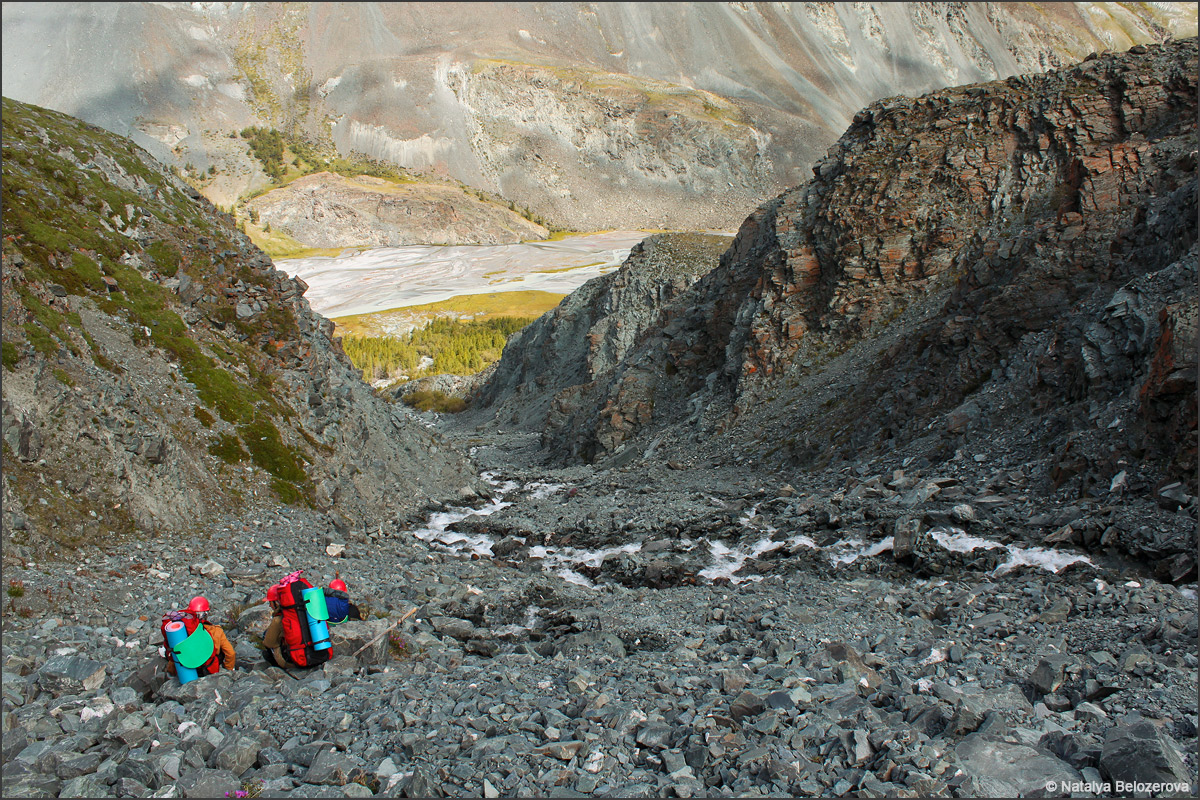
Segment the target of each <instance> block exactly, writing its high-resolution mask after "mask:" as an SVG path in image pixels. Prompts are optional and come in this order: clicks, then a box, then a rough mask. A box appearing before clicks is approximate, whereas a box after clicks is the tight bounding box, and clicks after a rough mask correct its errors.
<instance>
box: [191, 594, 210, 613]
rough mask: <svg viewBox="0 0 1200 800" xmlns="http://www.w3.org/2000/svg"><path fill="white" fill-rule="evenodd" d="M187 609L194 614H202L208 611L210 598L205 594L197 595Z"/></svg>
mask: <svg viewBox="0 0 1200 800" xmlns="http://www.w3.org/2000/svg"><path fill="white" fill-rule="evenodd" d="M187 610H188V611H190V612H192V613H193V614H202V613H204V612H206V611H208V598H206V597H205V596H204V595H202V594H201V595H196V596H195V597H193V598H192V602H190V603H188V607H187Z"/></svg>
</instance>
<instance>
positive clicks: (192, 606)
mask: <svg viewBox="0 0 1200 800" xmlns="http://www.w3.org/2000/svg"><path fill="white" fill-rule="evenodd" d="M208 610H209V604H208V598H206V597H204V596H203V595H197V596H196V597H193V598H192V602H190V603H188V607H187V609H186V611H185V612H183V613H187V614H191V615H192V616H193V617H195V618H196V619H197V620H199V622H200V624H201V625H203V626H204V630H206V631H208V635H209V636H211V637H212V640H213V655H214V656H215V657H216V659H215V660H216V664H215V669H214V670H213V671H214V672H215V671H216V670H218V669H220V668H221V667H224V668H225V669H230V670H231V669H233V668H234V665H235V664H236V663H237V653H235V652H234V650H233V645H232V644H230V643H229V637H227V636H226V635H225V631H224V630H223V629H222V628H221V626H220V625H216V624H214V623H212V622H209V621H208ZM167 674H168V675H172V676H173V675H175V659H173V658H171V657H170V656H168V657H167ZM205 674H211V673H205Z"/></svg>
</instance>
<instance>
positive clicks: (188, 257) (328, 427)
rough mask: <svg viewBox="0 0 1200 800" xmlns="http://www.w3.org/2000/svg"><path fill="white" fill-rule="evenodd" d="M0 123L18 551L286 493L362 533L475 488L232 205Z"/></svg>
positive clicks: (22, 115)
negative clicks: (361, 367) (249, 233)
mask: <svg viewBox="0 0 1200 800" xmlns="http://www.w3.org/2000/svg"><path fill="white" fill-rule="evenodd" d="M3 120H4V251H3V314H4V317H3V320H4V329H3V348H4V350H3V352H4V375H3V377H4V383H3V386H4V395H3V397H4V405H3V421H4V445H3V447H4V515H3V525H4V533H5V554H6V556H7V555H10V554H16V555H19V554H21V553H23V552H26V551H25V550H23V549H22V548H23V547H30V548H32V549H33V550H34V551H35V552H36V551H42V550H46V549H48V550H51V551H53V550H56V549H57V548H58V547H59V546H61V545H72V544H78V543H80V542H81V541H87V540H95V541H103V540H105V539H106V538H107V537H109V536H111V535H112V534H114V533H118V534H119V533H128V532H132V531H135V530H136V531H139V532H142V533H153V532H158V533H183V532H186V531H189V530H193V529H195V528H196V527H197V526H202V525H204V524H206V523H207V521H209V520H211V519H212V518H214V517H216V516H219V515H220V514H223V513H225V512H227V511H234V510H236V509H239V508H243V507H251V506H257V505H260V504H278V503H279V502H280V501H283V502H286V503H294V504H300V505H311V506H314V507H316V508H318V509H323V510H326V511H328V512H330V514H331V515H332V516H333V517H334V521H335V522H339V521H340V523H344V522H347V521H350V520H353V521H354V523H355V524H360V523H361V522H362V521H364V520H367V519H372V518H381V517H383V516H386V515H390V514H392V513H394V511H395V509H397V508H401V507H408V506H412V505H415V504H419V503H421V502H423V501H425V500H427V499H429V498H430V497H440V496H445V497H449V496H453V495H454V494H455V492H456V491H457V490H458V489H460V488H463V487H466V486H469V485H471V484H472V483H473V480H474V479H473V477H472V474H471V472H470V471H469V470H468V465H467V462H466V461H465V460H464V459H462V458H461V457H460V456H458V455H456V454H455V453H452V452H451V451H450V450H449V449H448V448H445V447H444V446H443V445H441V444H440V443H439V441H438V438H437V437H436V436H435V435H432V434H431V433H429V432H428V430H427V429H426V428H425V427H423V426H422V425H420V424H418V423H417V422H415V421H414V420H413V419H411V418H410V417H408V416H406V415H405V413H404V411H403V410H402V409H401V408H400V407H398V406H392V405H389V404H387V403H385V402H383V401H381V400H380V399H378V398H377V397H375V396H374V395H373V394H372V392H371V391H370V389H369V388H368V387H367V386H366V385H365V384H363V382H362V380H361V378H360V377H359V373H358V371H357V370H355V369H354V368H353V367H352V365H351V364H350V362H349V360H348V359H347V358H346V357H345V355H344V353H342V351H341V346H340V344H339V343H338V342H336V341H332V340H331V339H330V334H331V332H332V330H333V324H332V323H331V322H330V321H329V320H326V319H324V318H322V317H320V316H318V315H316V314H314V313H312V311H310V309H309V306H308V302H307V301H306V300H305V299H304V297H303V294H304V289H305V286H304V284H303V283H301V282H299V281H296V280H293V279H291V278H288V277H287V276H286V275H284V274H283V273H282V272H279V271H278V270H276V269H275V268H274V267H273V266H272V265H271V262H270V260H269V259H268V258H267V257H266V256H264V255H263V254H262V253H261V252H259V251H258V250H257V249H256V248H255V247H254V246H253V245H251V244H250V242H249V240H248V239H246V237H245V236H243V235H242V234H241V233H240V232H238V231H237V230H236V229H234V228H233V226H232V224H231V220H230V218H229V217H228V215H225V214H222V213H220V212H218V211H217V210H216V209H214V208H213V206H212V205H211V204H210V203H209V202H208V201H207V200H205V199H203V198H201V197H200V196H199V195H198V194H197V193H196V192H195V191H194V190H192V189H190V188H189V187H187V186H186V185H185V184H183V183H182V182H180V181H179V180H178V179H176V178H175V177H173V176H172V175H171V174H169V173H168V172H167V170H166V169H165V168H164V167H163V166H162V165H161V164H159V163H158V162H156V161H154V159H152V158H151V157H150V156H149V155H148V154H147V153H145V152H144V151H142V150H141V148H139V147H137V146H136V145H134V144H133V143H131V142H129V141H128V140H126V139H122V138H120V137H117V136H115V135H113V134H111V133H108V132H107V131H103V130H100V129H98V128H95V127H93V126H89V125H86V124H85V123H82V122H80V121H79V120H75V119H72V118H70V117H66V116H64V115H62V114H59V113H57V112H53V111H48V110H45V109H39V108H37V107H34V106H29V105H25V104H22V103H18V102H15V101H12V100H9V99H7V98H6V99H5V100H4V117H3ZM340 523H339V524H340ZM10 537H11V538H10Z"/></svg>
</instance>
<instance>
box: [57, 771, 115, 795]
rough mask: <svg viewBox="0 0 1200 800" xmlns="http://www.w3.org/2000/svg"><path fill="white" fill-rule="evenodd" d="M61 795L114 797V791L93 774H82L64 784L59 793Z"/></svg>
mask: <svg viewBox="0 0 1200 800" xmlns="http://www.w3.org/2000/svg"><path fill="white" fill-rule="evenodd" d="M58 796H59V797H112V796H113V794H112V792H110V791H109V789H108V786H106V785H105V784H104V783H102V782H101V781H99V780H97V779H96V778H95V777H94V776H92V775H80V776H79V777H76V778H72V779H71V780H69V781H67V782H66V783H64V784H63V786H62V789H61V790H60V791H59V793H58Z"/></svg>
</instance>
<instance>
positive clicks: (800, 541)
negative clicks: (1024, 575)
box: [413, 472, 1195, 598]
mask: <svg viewBox="0 0 1200 800" xmlns="http://www.w3.org/2000/svg"><path fill="white" fill-rule="evenodd" d="M482 477H483V479H484V480H485V481H487V482H488V483H490V484H491V485H492V486H493V487H495V489H496V491H495V496H494V497H493V499H492V500H490V501H489V502H487V503H486V504H484V505H483V506H481V507H479V508H466V507H462V508H452V509H450V510H448V511H438V512H434V513H433V514H431V515H430V516H429V520H428V522H427V523H426V524H425V526H424V527H421V528H418V529H417V530H414V531H413V535H414V536H416V537H417V538H418V539H420V540H422V541H424V542H427V543H428V544H430V545H433V546H435V547H441V548H444V549H447V550H450V551H452V552H456V553H469V554H474V555H478V556H480V557H487V558H491V557H492V555H493V553H492V545H493V544H495V540H494V539H493V538H492V537H491V536H488V535H486V534H466V533H460V532H457V531H451V530H448V528H450V527H451V526H453V525H454V524H455V523H457V522H461V521H462V520H464V519H466V518H467V517H471V516H483V517H485V516H488V515H490V514H494V513H495V512H497V511H499V510H500V509H502V508H507V507H509V506H510V505H512V502H510V501H507V500H505V499H504V497H505V496H506V495H508V494H511V493H512V492H513V491H516V490H524V491H525V492H527V493H528V497H529V498H530V499H544V498H547V497H550V496H552V495H553V494H555V493H557V492H560V491H562V490H563V489H566V488H567V484H561V483H544V482H540V481H534V482H531V483H529V484H527V485H525V486H521V485H520V484H519V483H517V482H516V481H501V480H499V479H498V478H497V476H496V475H495V474H494V473H487V472H485V473H484V474H483V475H482ZM757 510H758V509H757V506H756V507H754V508H752V509H750V511H749V512H747V514H746V515H745V516H744V517H742V518H741V519H740V522H741V524H742V526H743V527H745V528H749V529H752V530H758V531H759V532H760V533H761V534H762V536H761V538H759V539H757V540H756V541H755V542H754V544H752V545H749V546H748V547H741V546H735V547H730V546H728V545H726V544H725V543H723V542H721V541H717V540H708V539H705V540H702V541H701V542H695V541H692V540H690V539H683V540H681V541H680V545H681V546H683V547H684V548H685V549H687V550H691V549H693V548H694V547H696V546H707V548H708V552H709V555H710V557H711V564H710V566H708V567H706V568H704V569H702V570H700V571H699V573H698V574H697V575H698V577H700V578H703V579H704V580H707V581H717V580H725V581H728V582H729V583H731V584H734V585H736V584H739V583H743V582H746V581H761V580H762V579H763V576H762V575H739V574H738V572H739V571H740V570H741V569H742V567H743V566H744V565H745V563H746V562H747V561H750V560H753V559H756V558H759V557H760V556H762V555H764V554H766V553H770V552H773V551H775V550H779V549H781V548H788V549H789V550H790V551H791V552H792V553H795V552H797V551H798V550H799V549H800V548H809V549H814V550H820V551H822V552H823V553H824V554H825V556H826V557H827V558H828V559H829V562H830V564H831V565H833V566H835V567H837V566H844V565H847V564H853V563H854V562H855V561H857V560H858V559H860V558H872V557H876V556H879V555H882V554H883V553H886V552H888V551H889V550H891V549H892V548H893V545H894V537H892V536H888V537H886V538H884V539H880V540H879V541H876V542H865V541H863V540H862V539H860V538H858V537H849V538H846V539H839V540H838V541H836V542H834V543H833V544H830V545H827V546H825V547H821V546H820V545H818V544H817V543H816V542H815V541H813V539H812V538H810V537H808V536H805V535H803V534H798V535H792V536H789V537H787V538H785V539H775V538H774V536H775V534H776V533H777V532H778V531H777V530H776V529H775V528H773V527H771V526H769V525H768V526H762V528H761V529H760V528H759V523H758V520H757V517H758V514H757ZM929 537H930V538H931V539H932V540H933V541H934V542H935V543H937V545H938V546H939V547H942V548H944V549H945V550H948V551H950V552H953V553H969V552H971V551H972V550H976V549H983V550H1005V551H1006V552H1007V553H1008V558H1007V560H1005V561H1004V562H1002V563H1000V564H999V566H997V567H996V568H995V569H994V570H993V571H992V574H993V575H994V576H1000V575H1003V574H1005V573H1007V572H1010V571H1011V570H1013V569H1016V568H1017V567H1020V566H1033V567H1038V568H1040V569H1044V570H1047V571H1049V572H1055V573H1057V572H1060V571H1062V570H1063V569H1064V568H1066V567H1067V566H1069V565H1071V564H1074V563H1077V562H1082V563H1084V564H1089V565H1092V566H1095V564H1094V563H1093V562H1092V560H1091V559H1089V558H1088V557H1087V556H1084V555H1080V554H1078V553H1071V552H1067V551H1064V550H1053V549H1048V548H1044V547H1020V546H1017V545H1006V544H1002V543H1000V542H995V541H992V540H990V539H983V538H980V537H978V536H969V535H967V533H966V532H965V531H963V530H961V529H959V528H949V529H947V528H934V529H932V530H930V531H929ZM518 538H519V537H518ZM522 543H524V540H522ZM642 546H643V543H642V542H628V543H626V544H622V545H618V546H614V547H605V548H602V549H600V550H587V549H582V548H576V547H568V546H556V545H552V544H547V545H534V546H532V547H530V548H529V558H536V559H540V560H541V563H542V567H543V569H545V570H546V571H548V572H551V573H553V574H555V575H557V576H558V577H559V578H561V579H563V580H564V581H567V582H569V583H575V584H578V585H580V586H585V587H588V588H591V589H594V588H596V586H595V584H594V583H593V582H592V581H591V580H589V579H588V578H587V577H586V576H585V575H583V574H581V573H580V572H579V571H578V570H579V569H580V568H589V569H595V568H597V567H599V566H601V565H602V564H603V563H604V561H605V559H607V558H611V557H613V556H618V555H621V554H623V553H638V552H641V550H642ZM1101 583H1102V582H1101ZM1181 591H1184V593H1185V596H1188V594H1187V591H1186V590H1181ZM1190 597H1191V598H1194V597H1195V590H1194V589H1192V590H1191V595H1190Z"/></svg>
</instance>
